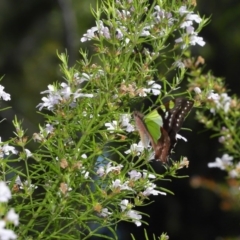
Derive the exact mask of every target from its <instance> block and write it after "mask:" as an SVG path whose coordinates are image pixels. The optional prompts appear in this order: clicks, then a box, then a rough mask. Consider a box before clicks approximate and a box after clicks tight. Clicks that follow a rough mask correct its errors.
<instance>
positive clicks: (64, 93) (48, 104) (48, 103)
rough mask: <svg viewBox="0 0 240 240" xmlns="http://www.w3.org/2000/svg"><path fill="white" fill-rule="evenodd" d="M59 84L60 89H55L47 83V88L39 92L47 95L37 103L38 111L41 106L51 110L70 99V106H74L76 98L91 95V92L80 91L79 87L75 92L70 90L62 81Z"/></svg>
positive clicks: (90, 96)
mask: <svg viewBox="0 0 240 240" xmlns="http://www.w3.org/2000/svg"><path fill="white" fill-rule="evenodd" d="M60 86H61V89H57V88H56V87H55V86H54V85H48V90H46V91H43V92H41V94H48V96H47V97H43V98H42V101H43V102H42V103H39V104H38V105H37V107H38V108H39V110H40V111H41V110H42V109H43V108H47V109H48V110H51V111H53V110H54V109H55V108H56V106H57V105H58V104H60V103H61V102H65V101H69V100H71V103H70V106H71V107H75V105H76V104H75V101H76V99H77V98H81V97H88V98H92V97H93V94H87V93H81V91H82V89H81V88H79V89H77V90H76V91H75V92H72V89H71V87H70V86H69V85H68V84H67V83H64V82H63V83H61V85H60Z"/></svg>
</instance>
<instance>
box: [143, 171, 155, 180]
mask: <svg viewBox="0 0 240 240" xmlns="http://www.w3.org/2000/svg"><path fill="white" fill-rule="evenodd" d="M147 177H148V178H151V179H154V178H156V176H155V175H154V174H152V173H149V172H147V170H143V178H147Z"/></svg>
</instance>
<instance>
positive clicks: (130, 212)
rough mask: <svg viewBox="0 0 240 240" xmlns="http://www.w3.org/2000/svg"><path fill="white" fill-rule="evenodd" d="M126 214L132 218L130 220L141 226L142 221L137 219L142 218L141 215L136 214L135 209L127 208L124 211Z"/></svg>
mask: <svg viewBox="0 0 240 240" xmlns="http://www.w3.org/2000/svg"><path fill="white" fill-rule="evenodd" d="M126 216H128V217H129V218H131V219H132V221H133V222H134V223H135V224H136V225H137V227H139V226H141V225H142V223H141V222H140V221H139V219H142V216H141V215H140V214H138V212H137V211H134V210H129V211H127V212H126Z"/></svg>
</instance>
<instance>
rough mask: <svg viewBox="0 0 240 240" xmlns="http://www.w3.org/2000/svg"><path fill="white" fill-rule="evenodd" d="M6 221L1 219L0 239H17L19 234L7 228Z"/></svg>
mask: <svg viewBox="0 0 240 240" xmlns="http://www.w3.org/2000/svg"><path fill="white" fill-rule="evenodd" d="M5 226H6V222H5V221H3V220H0V239H1V240H14V239H17V235H16V234H15V233H14V232H13V230H10V229H5V228H4V227H5Z"/></svg>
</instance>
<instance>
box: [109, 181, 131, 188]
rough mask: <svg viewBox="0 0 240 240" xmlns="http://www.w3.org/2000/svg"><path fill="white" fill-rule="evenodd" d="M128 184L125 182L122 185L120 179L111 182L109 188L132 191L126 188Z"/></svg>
mask: <svg viewBox="0 0 240 240" xmlns="http://www.w3.org/2000/svg"><path fill="white" fill-rule="evenodd" d="M128 183H129V182H128V181H126V182H125V183H123V184H122V183H121V180H120V179H116V180H115V181H112V186H111V188H119V189H120V190H130V191H133V189H132V188H130V187H129V186H128Z"/></svg>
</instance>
